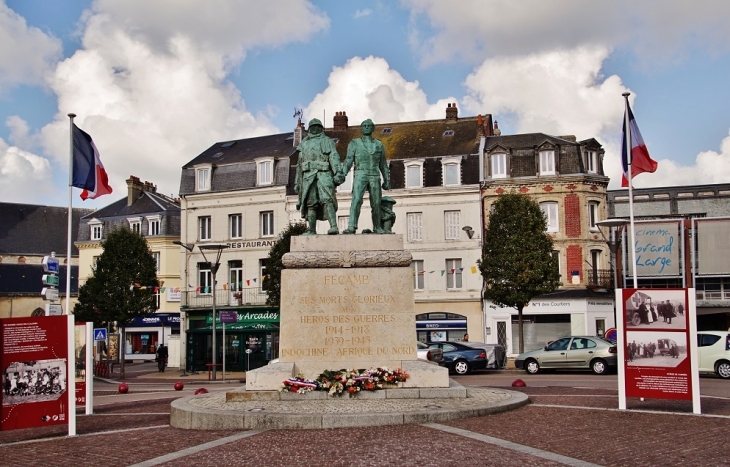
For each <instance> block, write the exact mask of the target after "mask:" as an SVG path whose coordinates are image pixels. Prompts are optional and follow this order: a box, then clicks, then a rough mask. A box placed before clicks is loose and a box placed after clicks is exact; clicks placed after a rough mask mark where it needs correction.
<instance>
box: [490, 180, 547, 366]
mask: <svg viewBox="0 0 730 467" xmlns="http://www.w3.org/2000/svg"><path fill="white" fill-rule="evenodd" d="M546 226H547V221H546V219H545V216H544V214H543V212H542V210H541V209H540V206H539V205H538V204H537V202H536V201H535V200H533V199H532V198H531V197H529V196H527V195H525V194H520V193H506V194H503V195H500V196H499V197H498V198H497V201H495V202H494V204H493V206H492V213H491V214H490V216H489V224H488V225H487V229H486V231H485V232H484V244H483V246H482V258H481V260H480V261H479V270H480V271H481V273H482V277H484V296H485V297H486V298H488V299H490V300H491V301H492V302H494V303H495V304H496V305H497V306H499V307H510V308H514V309H516V310H517V316H518V323H519V324H518V326H519V346H520V353H522V352H524V351H525V348H524V338H523V336H524V335H523V326H522V310H523V308H524V307H525V305H526V304H527V303H529V302H530V300H532V299H533V298H534V297H537V296H539V295H542V294H546V293H550V292H552V291H554V290H555V289H556V288H557V287H558V286H559V285H560V273H559V272H558V265H557V262H556V261H557V260H556V258H554V257H553V255H552V252H553V240H552V238H551V237H550V235H548V234H547V233H546V232H545V230H546Z"/></svg>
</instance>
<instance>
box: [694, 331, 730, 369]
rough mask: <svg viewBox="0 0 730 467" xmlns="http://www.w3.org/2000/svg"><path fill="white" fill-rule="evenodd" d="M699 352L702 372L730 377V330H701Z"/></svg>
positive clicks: (698, 343) (698, 340) (698, 342)
mask: <svg viewBox="0 0 730 467" xmlns="http://www.w3.org/2000/svg"><path fill="white" fill-rule="evenodd" d="M729 331H730V330H729ZM697 354H698V359H697V360H698V362H699V370H700V373H715V374H716V375H717V376H719V377H720V378H724V379H730V332H728V331H699V332H698V333H697Z"/></svg>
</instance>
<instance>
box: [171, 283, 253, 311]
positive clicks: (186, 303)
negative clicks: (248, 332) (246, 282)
mask: <svg viewBox="0 0 730 467" xmlns="http://www.w3.org/2000/svg"><path fill="white" fill-rule="evenodd" d="M265 304H266V292H264V291H263V290H262V289H261V287H250V288H246V289H242V290H238V291H231V290H224V289H217V290H216V291H215V306H216V308H226V307H235V306H243V305H265ZM180 306H181V307H183V308H211V307H213V294H212V293H211V292H208V293H205V292H196V291H194V290H189V291H184V292H182V297H181V302H180Z"/></svg>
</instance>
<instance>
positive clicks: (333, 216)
mask: <svg viewBox="0 0 730 467" xmlns="http://www.w3.org/2000/svg"><path fill="white" fill-rule="evenodd" d="M325 212H326V213H327V220H328V221H329V223H330V229H329V230H328V231H327V235H337V234H339V233H340V229H338V228H337V212H336V211H335V207H334V206H332V204H331V203H327V204H326V205H325Z"/></svg>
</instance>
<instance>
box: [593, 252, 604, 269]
mask: <svg viewBox="0 0 730 467" xmlns="http://www.w3.org/2000/svg"><path fill="white" fill-rule="evenodd" d="M601 253H602V251H601V250H591V267H592V268H593V271H594V273H595V272H597V271H598V270H599V269H601Z"/></svg>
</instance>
